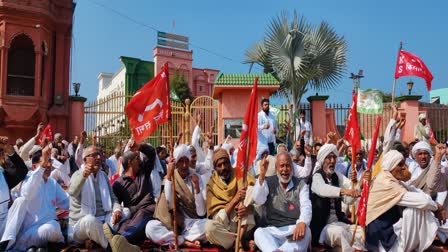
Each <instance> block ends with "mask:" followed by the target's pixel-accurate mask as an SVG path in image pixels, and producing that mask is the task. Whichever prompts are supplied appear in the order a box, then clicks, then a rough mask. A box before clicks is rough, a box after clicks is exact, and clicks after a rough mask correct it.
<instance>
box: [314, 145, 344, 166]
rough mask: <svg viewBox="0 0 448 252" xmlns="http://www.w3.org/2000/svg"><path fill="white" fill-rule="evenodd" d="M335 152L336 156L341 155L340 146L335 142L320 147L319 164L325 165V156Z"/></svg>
mask: <svg viewBox="0 0 448 252" xmlns="http://www.w3.org/2000/svg"><path fill="white" fill-rule="evenodd" d="M330 153H334V154H335V155H336V156H339V152H338V148H336V145H334V144H324V145H322V147H320V149H319V152H318V153H317V161H318V162H319V164H321V165H323V164H324V161H325V158H326V157H327V156H328V155H329V154H330Z"/></svg>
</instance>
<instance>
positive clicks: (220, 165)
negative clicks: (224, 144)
mask: <svg viewBox="0 0 448 252" xmlns="http://www.w3.org/2000/svg"><path fill="white" fill-rule="evenodd" d="M213 166H214V168H215V170H214V172H213V174H212V176H211V178H210V181H209V182H208V184H207V216H208V218H209V220H207V223H206V225H205V232H206V235H207V240H208V241H209V242H211V243H212V244H215V245H219V246H222V247H224V249H227V250H228V249H230V248H231V247H232V246H233V244H234V243H235V238H236V232H237V229H238V219H241V234H244V233H245V232H246V231H249V230H251V229H252V228H253V227H254V226H255V220H254V215H253V208H252V191H251V190H252V188H253V185H254V182H255V179H254V178H253V177H252V176H251V175H250V174H247V183H248V185H249V187H243V183H242V179H240V180H238V179H237V178H236V176H235V170H234V169H233V168H232V166H231V165H230V158H229V155H228V154H227V151H226V150H224V149H218V150H216V151H215V152H214V154H213ZM241 201H244V204H239V203H240V202H241ZM240 248H242V246H241V245H240Z"/></svg>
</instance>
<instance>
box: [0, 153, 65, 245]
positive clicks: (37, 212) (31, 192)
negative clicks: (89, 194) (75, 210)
mask: <svg viewBox="0 0 448 252" xmlns="http://www.w3.org/2000/svg"><path fill="white" fill-rule="evenodd" d="M37 160H38V162H36V161H37ZM33 169H34V170H33V171H32V172H31V173H30V175H28V176H27V177H26V178H25V180H24V182H23V183H22V185H21V189H20V195H19V197H18V198H17V199H16V200H15V201H14V203H13V205H12V207H11V208H10V210H9V212H8V218H7V222H6V229H5V233H4V234H3V237H2V243H3V242H5V241H7V242H8V249H13V250H18V251H23V250H26V249H27V248H30V247H33V246H36V247H45V246H46V245H47V243H63V242H64V236H63V235H62V232H61V227H60V225H59V223H58V222H57V221H56V219H57V217H56V208H59V209H61V210H68V208H69V198H68V195H67V194H66V193H65V192H64V190H62V188H61V186H60V185H59V184H58V183H57V182H56V181H55V180H54V179H53V178H51V177H50V173H51V169H52V159H51V158H50V148H49V147H48V146H47V147H45V148H44V149H43V150H42V151H39V152H37V153H36V154H35V155H34V156H33ZM0 251H1V249H0Z"/></svg>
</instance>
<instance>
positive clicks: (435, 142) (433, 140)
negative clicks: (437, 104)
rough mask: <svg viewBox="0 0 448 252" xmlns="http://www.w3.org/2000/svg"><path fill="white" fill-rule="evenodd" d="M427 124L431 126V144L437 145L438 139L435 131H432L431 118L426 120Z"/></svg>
mask: <svg viewBox="0 0 448 252" xmlns="http://www.w3.org/2000/svg"><path fill="white" fill-rule="evenodd" d="M426 124H427V125H429V142H430V143H431V144H437V143H438V142H437V140H436V137H435V135H434V131H432V128H431V123H429V118H426Z"/></svg>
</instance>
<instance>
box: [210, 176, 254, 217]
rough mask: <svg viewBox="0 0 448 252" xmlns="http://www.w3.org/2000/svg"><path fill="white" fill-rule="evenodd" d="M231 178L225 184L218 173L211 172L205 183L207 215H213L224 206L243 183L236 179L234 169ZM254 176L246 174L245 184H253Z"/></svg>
mask: <svg viewBox="0 0 448 252" xmlns="http://www.w3.org/2000/svg"><path fill="white" fill-rule="evenodd" d="M231 177H232V178H231V180H230V183H229V184H225V183H224V182H223V181H222V180H221V178H220V177H219V175H218V173H217V172H216V171H215V172H213V175H212V177H211V178H210V181H209V182H208V184H207V203H206V204H207V217H211V216H213V215H214V214H215V213H216V212H218V211H219V210H220V209H221V208H224V207H226V205H227V204H228V203H230V201H231V200H232V199H233V197H235V195H236V193H237V192H238V188H241V187H242V185H243V180H242V179H240V180H237V179H236V177H235V170H232V174H231ZM254 184H255V178H254V177H252V175H250V174H249V173H248V174H247V185H248V186H253V185H254Z"/></svg>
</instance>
